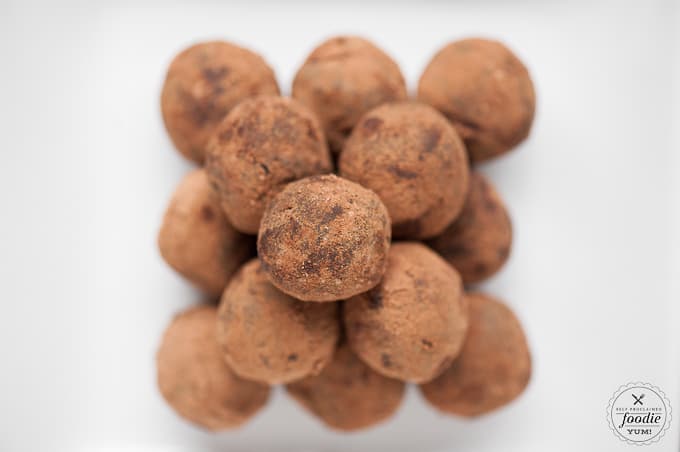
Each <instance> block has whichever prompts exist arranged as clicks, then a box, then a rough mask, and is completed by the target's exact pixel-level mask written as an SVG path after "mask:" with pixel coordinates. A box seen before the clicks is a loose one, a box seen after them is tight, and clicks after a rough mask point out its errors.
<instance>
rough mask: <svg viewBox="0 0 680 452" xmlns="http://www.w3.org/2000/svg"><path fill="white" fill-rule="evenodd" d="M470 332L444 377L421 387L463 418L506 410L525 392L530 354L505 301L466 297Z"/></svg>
mask: <svg viewBox="0 0 680 452" xmlns="http://www.w3.org/2000/svg"><path fill="white" fill-rule="evenodd" d="M466 298H467V300H468V304H469V309H470V328H469V332H468V336H467V339H466V340H465V345H463V350H462V351H461V353H460V355H459V356H458V357H457V358H456V359H455V361H454V362H453V364H452V365H451V367H449V368H448V369H447V370H446V371H445V372H444V373H443V374H442V375H441V376H439V377H438V378H436V379H435V380H433V381H431V382H429V383H427V384H424V385H422V386H421V387H420V389H421V391H422V394H423V395H424V396H425V399H426V400H427V401H428V402H430V403H431V404H432V405H433V406H434V407H435V408H437V409H439V410H441V411H443V412H446V413H449V414H456V415H459V416H468V417H471V416H478V415H480V414H484V413H488V412H489V411H492V410H494V409H496V408H498V407H501V406H503V405H505V404H507V403H509V402H510V401H512V400H513V399H515V398H516V397H517V396H519V394H521V393H522V391H524V389H525V388H526V386H527V384H528V383H529V378H530V376H531V356H530V354H529V347H528V345H527V341H526V338H525V337H524V332H523V331H522V326H521V325H520V323H519V321H518V320H517V318H516V317H515V315H514V314H513V313H512V311H511V310H510V309H509V308H508V307H507V306H505V305H504V304H503V303H501V302H500V301H498V300H496V299H494V298H492V297H490V296H488V295H485V294H482V293H470V294H468V295H466Z"/></svg>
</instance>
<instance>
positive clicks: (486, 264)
mask: <svg viewBox="0 0 680 452" xmlns="http://www.w3.org/2000/svg"><path fill="white" fill-rule="evenodd" d="M470 182H471V183H470V191H469V193H468V198H467V200H466V201H465V206H464V207H463V211H462V212H461V214H460V215H459V216H458V218H457V219H456V221H454V222H453V223H452V224H451V225H450V226H449V227H448V228H446V230H445V231H444V232H442V233H441V234H440V235H438V236H437V237H435V238H434V239H432V240H430V241H429V242H428V245H430V246H431V247H432V248H433V249H434V250H435V251H437V252H438V253H439V254H440V255H441V256H442V257H443V258H444V259H446V261H448V263H449V264H451V265H453V267H454V268H455V269H456V270H458V272H459V273H460V275H461V277H462V278H463V283H464V284H474V283H478V282H480V281H483V280H485V279H486V278H488V277H490V276H491V275H493V274H494V273H496V272H497V271H498V270H500V268H501V267H502V266H503V264H505V262H506V261H507V260H508V256H509V255H510V248H511V245H512V223H511V222H510V216H509V215H508V212H507V210H506V208H505V204H504V203H503V200H502V199H501V197H500V196H499V194H498V193H497V192H496V190H495V189H494V187H493V186H492V185H491V183H490V182H489V181H488V180H487V179H486V178H485V177H484V176H483V175H482V174H480V173H478V172H473V173H472V177H471V179H470Z"/></svg>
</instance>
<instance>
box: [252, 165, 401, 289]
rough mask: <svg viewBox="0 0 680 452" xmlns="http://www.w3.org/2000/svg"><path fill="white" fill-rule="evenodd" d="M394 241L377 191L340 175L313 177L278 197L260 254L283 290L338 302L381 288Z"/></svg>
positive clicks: (266, 218) (266, 219)
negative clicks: (381, 279)
mask: <svg viewBox="0 0 680 452" xmlns="http://www.w3.org/2000/svg"><path fill="white" fill-rule="evenodd" d="M390 239H391V232H390V219H389V215H388V213H387V209H386V208H385V206H384V205H383V203H382V202H381V201H380V198H378V196H377V195H376V194H375V193H373V192H372V191H370V190H367V189H365V188H363V187H361V186H359V185H357V184H355V183H353V182H350V181H347V180H345V179H342V178H339V177H337V176H334V175H326V176H313V177H309V178H306V179H302V180H300V181H297V182H293V183H291V184H289V185H287V186H286V188H284V189H283V191H281V192H280V193H279V194H278V195H277V196H275V197H274V198H273V199H272V201H271V202H270V203H269V205H268V206H267V209H266V210H265V213H264V216H263V217H262V223H261V225H260V231H259V235H258V241H257V250H258V256H259V258H260V261H261V262H262V268H263V269H264V271H265V272H266V273H267V275H268V277H269V279H270V281H271V282H272V283H273V284H274V285H275V286H276V287H278V288H279V289H280V290H282V291H283V292H285V293H287V294H289V295H291V296H293V297H295V298H298V299H300V300H304V301H333V300H341V299H344V298H348V297H351V296H352V295H356V294H358V293H361V292H364V291H366V290H368V289H370V288H372V287H374V286H375V285H376V284H378V282H379V281H380V278H381V277H382V275H383V273H384V271H385V267H386V265H387V254H388V251H389V246H390Z"/></svg>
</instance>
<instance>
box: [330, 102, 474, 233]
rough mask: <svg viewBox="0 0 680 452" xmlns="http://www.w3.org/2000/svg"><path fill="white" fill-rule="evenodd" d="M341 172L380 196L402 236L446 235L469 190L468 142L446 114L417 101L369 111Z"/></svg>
mask: <svg viewBox="0 0 680 452" xmlns="http://www.w3.org/2000/svg"><path fill="white" fill-rule="evenodd" d="M339 172H340V175H341V176H342V177H345V178H347V179H349V180H352V181H354V182H357V183H358V184H361V185H362V186H364V187H367V188H370V189H371V190H373V191H375V192H376V193H377V194H378V196H380V199H381V200H382V201H383V202H384V203H385V206H386V207H387V210H388V211H389V213H390V217H391V218H392V225H393V226H392V232H393V234H394V236H395V237H398V238H412V239H422V238H427V237H433V236H435V235H437V234H439V233H441V232H442V231H443V230H444V229H445V228H446V227H447V226H448V225H449V224H450V223H451V222H452V221H453V220H454V219H455V218H456V216H458V214H459V212H460V210H461V209H462V207H463V203H464V201H465V196H466V193H467V189H468V177H469V176H468V172H469V170H468V163H467V157H466V155H465V147H464V145H463V142H462V141H461V140H460V138H459V137H458V134H457V133H456V131H455V129H454V128H453V127H452V126H451V125H450V124H449V123H448V121H447V120H446V118H444V117H443V116H442V115H441V114H440V113H438V112H437V111H436V110H435V109H433V108H432V107H430V106H428V105H425V104H421V103H417V102H400V103H390V104H385V105H382V106H380V107H377V108H375V109H373V110H371V111H370V112H368V113H367V114H366V115H365V116H364V117H363V118H362V119H361V121H360V122H359V124H358V126H357V127H355V129H354V131H353V132H352V135H351V136H350V138H349V139H348V140H347V143H346V145H345V149H344V150H343V152H342V154H341V155H340V160H339Z"/></svg>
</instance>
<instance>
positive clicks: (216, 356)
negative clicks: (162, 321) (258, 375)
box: [156, 306, 269, 431]
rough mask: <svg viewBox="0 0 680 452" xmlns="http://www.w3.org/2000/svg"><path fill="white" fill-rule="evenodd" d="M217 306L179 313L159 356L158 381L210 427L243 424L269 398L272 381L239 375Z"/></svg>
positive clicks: (192, 417) (178, 407) (183, 409)
mask: <svg viewBox="0 0 680 452" xmlns="http://www.w3.org/2000/svg"><path fill="white" fill-rule="evenodd" d="M216 321H217V310H216V309H215V307H212V306H201V307H198V308H192V309H189V310H187V311H185V312H183V313H182V314H180V315H178V316H177V317H175V318H174V319H173V321H172V323H171V324H170V326H168V329H167V330H166V331H165V334H164V336H163V341H162V343H161V346H160V349H159V350H158V354H157V356H156V366H157V371H158V387H159V389H160V392H161V394H162V395H163V398H165V400H166V401H167V402H168V404H169V405H170V406H171V407H172V408H173V409H174V410H175V411H176V412H177V413H178V414H179V415H180V416H182V417H184V418H185V419H188V420H189V421H191V422H193V423H195V424H197V425H199V426H201V427H204V428H206V429H208V430H213V431H218V430H227V429H232V428H235V427H238V426H240V425H241V424H243V423H244V422H245V421H246V420H248V419H249V418H251V417H252V416H253V415H254V414H255V413H256V412H257V411H259V410H260V408H262V407H263V406H264V405H265V404H266V403H267V399H268V397H269V387H268V386H266V385H262V384H259V383H254V382H251V381H246V380H242V379H241V378H239V377H237V376H236V375H235V374H234V373H233V372H232V371H231V370H230V369H229V368H228V367H227V365H226V363H225V362H224V359H222V352H221V351H220V348H219V346H218V345H217V340H216V339H215V322H216Z"/></svg>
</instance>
